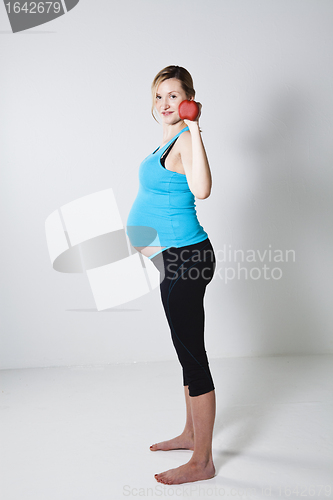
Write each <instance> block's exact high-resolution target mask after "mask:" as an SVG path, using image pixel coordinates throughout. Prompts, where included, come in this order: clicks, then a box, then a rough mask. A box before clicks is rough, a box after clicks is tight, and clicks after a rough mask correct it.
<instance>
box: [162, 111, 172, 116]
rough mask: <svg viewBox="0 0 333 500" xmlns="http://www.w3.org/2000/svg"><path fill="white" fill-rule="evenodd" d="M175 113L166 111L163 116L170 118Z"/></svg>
mask: <svg viewBox="0 0 333 500" xmlns="http://www.w3.org/2000/svg"><path fill="white" fill-rule="evenodd" d="M172 113H173V111H164V113H162V115H164V116H169V115H171V114H172Z"/></svg>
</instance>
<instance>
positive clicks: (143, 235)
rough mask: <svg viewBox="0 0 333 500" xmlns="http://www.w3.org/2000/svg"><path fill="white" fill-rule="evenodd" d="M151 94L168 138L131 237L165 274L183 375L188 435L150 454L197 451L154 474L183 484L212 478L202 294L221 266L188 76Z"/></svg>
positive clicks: (143, 168)
mask: <svg viewBox="0 0 333 500" xmlns="http://www.w3.org/2000/svg"><path fill="white" fill-rule="evenodd" d="M151 88H152V99H153V101H152V115H153V117H154V110H156V111H157V113H158V114H159V116H160V118H161V121H162V126H163V139H162V144H161V146H160V147H159V148H157V149H156V150H155V151H154V152H152V153H151V154H150V155H149V156H147V158H145V159H144V160H143V162H142V163H141V165H140V168H139V181H140V184H139V191H138V195H137V197H136V199H135V201H134V204H133V206H132V208H131V211H130V213H129V216H128V219H127V234H128V236H129V238H130V241H131V243H132V245H133V246H134V247H135V248H136V249H137V250H138V251H139V252H141V253H142V254H143V255H145V256H146V257H148V258H149V259H151V261H152V262H153V263H154V264H155V266H156V267H157V269H158V270H159V271H160V291H161V299H162V303H163V307H164V310H165V314H166V318H167V321H168V324H169V326H170V330H171V337H172V341H173V344H174V347H175V349H176V352H177V356H178V359H179V361H180V363H181V366H182V369H183V385H184V392H185V402H186V423H185V427H184V430H183V432H182V433H181V434H180V435H179V436H177V437H175V438H173V439H170V440H168V441H163V442H161V443H157V444H153V445H152V446H151V447H150V449H151V451H157V450H164V451H166V450H175V449H188V450H193V454H192V457H191V459H190V460H189V462H187V463H186V464H184V465H181V466H180V467H178V468H175V469H170V470H168V471H166V472H162V473H160V474H155V478H156V480H157V481H159V482H160V483H164V484H181V483H186V482H193V481H199V480H203V479H210V478H212V477H214V475H215V467H214V463H213V457H212V436H213V426H214V420H215V390H214V389H215V388H214V384H213V379H212V375H211V372H210V369H209V364H208V359H207V354H206V350H205V343H204V294H205V290H206V286H207V284H208V283H210V281H211V280H212V278H213V275H214V271H215V264H216V260H215V254H214V250H213V247H212V245H211V242H210V240H209V238H208V234H207V233H206V232H205V231H204V229H203V227H202V226H201V225H200V224H199V221H198V218H197V214H196V209H195V197H196V198H199V199H205V198H208V196H209V195H210V192H211V186H212V178H211V172H210V168H209V163H208V160H207V156H206V152H205V148H204V145H203V142H202V139H201V133H200V128H199V122H198V120H199V116H200V114H201V104H200V103H198V106H199V114H198V116H197V118H196V119H194V120H189V119H181V118H180V116H179V113H178V107H179V104H180V103H181V102H182V101H184V100H190V101H191V100H194V97H195V90H194V88H193V80H192V77H191V75H190V73H189V72H188V71H187V70H186V69H185V68H182V67H179V66H168V67H166V68H164V69H163V70H161V71H160V72H159V73H158V74H157V75H156V77H155V78H154V81H153V83H152V87H151ZM154 118H155V117H154Z"/></svg>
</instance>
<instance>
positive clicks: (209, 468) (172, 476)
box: [155, 459, 215, 484]
mask: <svg viewBox="0 0 333 500" xmlns="http://www.w3.org/2000/svg"><path fill="white" fill-rule="evenodd" d="M214 476H215V467H214V464H213V461H212V460H210V461H209V462H208V463H206V464H204V463H199V462H194V461H192V459H191V460H190V461H189V462H187V464H184V465H181V466H180V467H177V468H176V469H170V470H167V471H166V472H161V473H160V474H155V479H156V481H158V482H159V483H163V484H182V483H191V482H193V481H202V480H204V479H211V478H212V477H214Z"/></svg>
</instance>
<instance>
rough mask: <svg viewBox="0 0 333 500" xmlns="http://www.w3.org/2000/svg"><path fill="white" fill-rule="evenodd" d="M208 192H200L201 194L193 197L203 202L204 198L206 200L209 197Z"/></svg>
mask: <svg viewBox="0 0 333 500" xmlns="http://www.w3.org/2000/svg"><path fill="white" fill-rule="evenodd" d="M210 192H211V190H209V191H201V192H198V193H196V194H195V197H196V198H198V199H199V200H205V199H206V198H208V197H209V196H210Z"/></svg>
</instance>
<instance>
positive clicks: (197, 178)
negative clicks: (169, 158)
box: [180, 103, 212, 199]
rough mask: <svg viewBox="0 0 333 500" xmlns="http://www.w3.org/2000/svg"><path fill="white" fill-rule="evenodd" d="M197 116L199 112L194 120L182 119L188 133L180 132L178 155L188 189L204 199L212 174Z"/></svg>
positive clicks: (208, 189)
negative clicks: (180, 144) (179, 150)
mask: <svg viewBox="0 0 333 500" xmlns="http://www.w3.org/2000/svg"><path fill="white" fill-rule="evenodd" d="M199 104H200V103H199ZM200 111H201V106H200ZM199 116H200V112H199V115H198V117H197V119H196V120H195V121H191V120H184V122H185V123H186V125H187V126H188V128H189V131H190V135H189V134H187V133H186V132H185V133H184V134H182V136H184V138H183V141H182V148H181V153H180V155H181V160H182V164H183V167H184V171H185V174H186V177H187V182H188V185H189V188H190V190H191V191H192V193H193V194H194V196H195V197H196V198H199V199H205V198H208V196H209V195H210V192H211V189H212V174H211V171H210V168H209V163H208V159H207V155H206V151H205V147H204V145H203V142H202V138H201V133H200V129H199V121H198V120H199Z"/></svg>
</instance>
